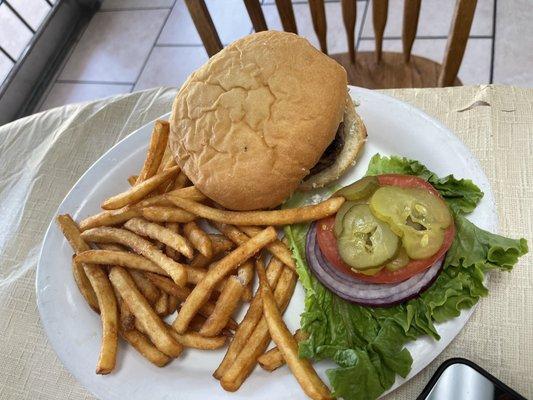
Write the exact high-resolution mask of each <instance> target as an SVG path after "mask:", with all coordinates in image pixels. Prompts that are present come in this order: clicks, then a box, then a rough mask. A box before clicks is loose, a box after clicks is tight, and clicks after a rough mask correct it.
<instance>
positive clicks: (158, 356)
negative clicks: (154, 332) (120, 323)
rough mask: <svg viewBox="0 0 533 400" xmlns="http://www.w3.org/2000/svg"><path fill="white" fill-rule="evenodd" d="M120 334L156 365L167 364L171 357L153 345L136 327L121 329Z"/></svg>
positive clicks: (162, 365)
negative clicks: (126, 329)
mask: <svg viewBox="0 0 533 400" xmlns="http://www.w3.org/2000/svg"><path fill="white" fill-rule="evenodd" d="M120 334H121V336H122V337H123V338H124V340H126V341H127V342H128V343H129V344H131V345H132V347H133V348H134V349H135V350H137V351H138V352H139V353H140V354H141V355H142V356H143V357H144V358H146V359H147V360H148V361H150V362H151V363H152V364H154V365H156V366H158V367H164V366H165V365H167V364H168V363H169V362H170V360H171V358H170V357H169V356H167V355H166V354H164V353H162V352H161V351H159V350H158V349H157V347H155V346H154V345H153V344H152V342H150V340H148V338H147V337H146V336H144V335H143V334H142V333H141V332H139V331H138V330H136V329H131V330H128V331H121V332H120Z"/></svg>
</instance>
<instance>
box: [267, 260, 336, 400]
mask: <svg viewBox="0 0 533 400" xmlns="http://www.w3.org/2000/svg"><path fill="white" fill-rule="evenodd" d="M257 274H258V275H259V282H260V291H261V298H262V299H263V316H264V318H265V321H266V323H267V325H268V331H269V332H270V335H271V337H272V340H273V341H274V342H275V343H276V345H277V346H278V348H279V350H280V351H281V354H282V355H283V358H284V359H285V361H286V362H287V366H288V367H289V369H290V370H291V372H292V373H293V375H294V377H295V378H296V380H297V381H298V383H299V384H300V386H301V387H302V389H303V391H304V392H305V394H307V395H308V396H309V397H310V398H312V399H315V400H322V399H332V398H333V397H332V396H331V393H330V391H329V389H328V387H327V386H326V385H325V384H324V382H322V380H321V379H320V377H319V376H318V374H317V373H316V371H315V369H314V368H313V366H312V364H311V362H310V361H309V360H308V359H306V358H300V357H299V356H298V342H297V341H296V339H295V338H294V337H293V336H292V335H291V333H290V331H289V329H288V328H287V326H286V325H285V323H284V322H283V318H282V316H281V311H280V309H279V308H278V305H277V304H276V299H275V298H274V294H273V293H272V289H271V288H270V285H269V284H268V280H267V277H266V272H265V269H264V268H263V266H262V265H260V264H257Z"/></svg>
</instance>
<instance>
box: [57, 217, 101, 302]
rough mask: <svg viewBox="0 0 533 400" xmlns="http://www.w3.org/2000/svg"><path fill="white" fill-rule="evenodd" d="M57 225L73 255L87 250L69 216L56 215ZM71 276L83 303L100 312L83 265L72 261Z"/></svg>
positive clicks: (87, 247) (86, 245)
mask: <svg viewBox="0 0 533 400" xmlns="http://www.w3.org/2000/svg"><path fill="white" fill-rule="evenodd" d="M57 223H58V224H59V228H60V229H61V231H62V232H63V235H64V236H65V238H66V239H67V241H68V242H69V244H70V246H71V247H72V249H73V250H74V253H75V254H78V253H81V252H82V251H85V250H89V245H88V244H87V243H85V241H84V240H83V239H82V238H81V236H80V231H79V229H78V226H77V225H76V222H74V220H73V219H72V217H71V216H70V215H68V214H65V215H58V216H57ZM72 274H73V275H74V280H75V281H76V285H77V286H78V289H79V290H80V293H81V295H82V296H83V297H84V298H85V301H87V304H88V305H89V307H91V308H92V309H93V310H94V311H96V312H100V308H99V307H98V299H97V298H96V293H94V290H93V287H92V286H91V283H90V282H89V279H88V278H87V275H86V274H85V270H84V269H83V265H82V264H78V263H75V262H74V261H73V262H72Z"/></svg>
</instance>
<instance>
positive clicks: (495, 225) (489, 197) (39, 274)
mask: <svg viewBox="0 0 533 400" xmlns="http://www.w3.org/2000/svg"><path fill="white" fill-rule="evenodd" d="M348 89H349V94H350V95H351V96H352V98H353V97H359V96H358V93H361V92H362V93H364V94H365V95H367V96H373V97H376V98H379V99H381V100H383V101H385V102H392V103H395V104H396V105H397V106H399V107H401V108H402V109H404V110H408V111H409V112H410V113H414V114H417V116H418V117H419V118H421V119H423V120H425V121H426V122H429V123H430V124H431V125H433V126H435V128H436V129H438V130H439V131H441V132H442V133H443V134H445V135H446V137H447V138H450V139H451V140H452V141H453V142H455V143H454V146H459V147H460V148H461V150H463V151H465V152H466V153H467V154H470V155H471V156H472V157H471V159H470V160H469V161H470V162H471V163H473V164H474V166H475V167H476V168H477V169H478V171H480V172H481V176H482V178H484V179H485V181H486V183H487V188H486V189H485V191H484V200H486V201H487V202H488V208H489V209H490V210H492V211H493V214H494V220H493V221H490V223H491V227H490V228H489V229H490V230H495V231H498V229H499V220H498V210H497V208H496V204H495V200H494V194H493V191H492V187H491V185H490V181H489V179H488V177H487V175H486V174H485V171H484V170H483V168H482V166H481V164H480V162H479V160H478V159H477V157H475V156H474V154H472V152H471V151H470V149H469V148H468V147H467V146H466V145H465V144H464V143H463V141H462V140H461V138H459V137H458V136H457V135H455V134H454V133H453V132H452V131H451V130H450V129H449V128H448V127H446V126H445V125H444V124H443V123H441V122H440V121H438V120H437V119H435V118H434V117H432V116H430V115H429V114H427V113H426V112H424V111H423V110H421V109H420V108H418V107H417V106H414V105H412V104H409V103H407V102H405V101H404V100H402V99H398V98H395V97H393V96H390V95H388V94H385V93H382V92H379V91H374V90H370V89H366V88H361V87H356V86H351V85H348ZM354 100H356V101H357V100H358V99H357V98H356V99H354ZM170 114H171V112H167V113H164V114H162V115H161V116H159V117H158V118H155V119H154V120H152V121H149V122H147V123H146V124H144V125H142V126H140V127H139V128H137V129H135V130H134V131H132V132H131V133H129V134H128V135H126V136H125V137H124V138H122V139H121V140H120V141H118V142H117V143H115V144H114V145H113V146H112V147H110V148H109V149H108V150H107V151H105V152H104V153H103V154H102V155H101V156H100V157H98V159H96V160H95V161H94V162H93V163H92V164H91V166H90V167H89V168H87V170H86V171H85V172H84V173H83V174H82V175H81V176H80V177H79V178H78V179H77V180H76V182H75V183H74V184H73V185H72V187H71V188H70V190H69V191H68V192H67V193H66V195H65V196H64V198H63V200H62V201H61V203H60V204H59V205H58V207H57V208H56V210H55V212H54V213H53V216H52V219H51V220H50V223H49V224H48V227H47V229H46V231H45V234H44V236H43V239H42V242H41V246H40V250H39V255H38V260H37V267H36V274H35V294H36V302H37V309H38V313H39V319H40V321H41V324H42V327H43V329H44V331H45V334H46V338H47V340H48V342H49V343H50V344H51V347H52V349H53V350H54V353H55V355H56V356H57V357H58V359H59V360H60V361H61V364H62V367H63V368H64V369H65V370H66V371H67V372H68V373H69V374H70V375H71V376H72V377H73V378H74V379H75V380H76V381H77V382H78V384H80V385H81V386H82V387H83V388H84V389H85V390H87V391H88V392H89V393H91V394H92V395H93V396H95V397H97V398H101V397H100V393H98V392H96V391H94V390H93V388H92V387H89V386H87V385H85V383H83V382H82V381H81V380H80V379H78V377H77V376H76V375H75V373H74V372H73V370H72V369H71V368H69V367H68V366H67V365H68V364H69V362H67V359H66V358H65V357H63V355H62V354H61V353H62V352H60V351H58V350H57V349H58V346H59V343H58V339H57V338H55V336H54V335H52V331H51V329H52V326H51V325H50V322H49V321H48V320H47V318H46V317H45V315H44V310H43V307H44V304H43V299H42V296H41V295H40V290H39V289H40V285H39V282H41V281H43V274H44V271H43V269H44V267H42V266H41V264H42V262H43V257H45V255H44V254H43V252H44V247H45V243H46V242H47V240H49V237H50V235H51V230H52V229H53V227H54V225H55V219H56V217H57V215H58V214H59V212H60V211H61V210H62V208H63V205H64V204H65V203H66V202H67V200H68V199H69V197H70V196H71V194H72V192H73V191H74V190H76V189H77V188H78V186H79V185H80V183H81V182H82V181H83V180H84V179H85V177H86V176H87V175H88V174H90V173H91V171H92V170H93V168H96V165H97V164H99V163H100V162H101V160H102V159H103V158H105V157H107V155H108V154H109V153H110V152H112V151H113V150H114V149H115V148H116V147H119V146H122V144H123V142H125V141H126V140H128V138H130V137H132V136H134V135H137V134H138V132H139V131H142V130H144V129H147V127H148V126H151V125H152V124H153V123H154V121H156V120H157V119H165V118H167V119H168V117H169V116H170ZM74 214H75V213H74ZM63 240H65V239H64V238H63ZM488 276H489V275H488V274H486V275H485V283H486V282H487V280H488ZM478 304H479V303H476V304H475V305H474V306H473V307H471V308H470V309H467V310H463V311H462V312H461V315H462V314H464V316H465V320H464V323H463V324H462V325H461V326H460V328H459V329H458V330H457V332H456V333H455V334H453V335H451V336H448V337H446V339H445V338H442V337H441V339H440V340H439V341H438V342H437V343H439V344H440V346H439V348H440V350H439V351H438V352H437V353H436V354H435V356H434V357H432V358H431V359H430V360H429V361H427V362H425V363H423V365H421V366H420V368H418V369H417V370H416V371H415V370H413V369H411V371H410V372H409V374H408V376H407V377H406V378H401V377H399V376H396V380H395V382H394V384H393V385H392V386H391V388H390V389H389V390H387V391H386V392H384V393H383V394H382V395H381V396H380V398H381V397H383V396H385V395H387V394H389V393H391V392H392V391H394V390H396V389H397V388H398V387H400V386H402V385H403V384H405V383H406V382H408V381H409V380H411V379H412V378H414V377H415V376H416V375H418V374H419V373H420V372H421V371H422V370H424V369H425V368H426V367H427V366H428V365H429V364H430V363H432V362H433V361H434V360H435V359H436V358H437V357H438V356H439V355H440V354H441V353H442V352H443V351H444V350H445V349H446V348H447V347H448V345H449V344H450V343H451V342H452V341H453V340H454V339H455V338H456V337H457V335H458V334H459V333H460V332H461V331H462V330H463V329H464V327H465V326H466V324H467V322H468V320H469V319H470V318H471V316H472V314H473V313H474V311H475V309H476V307H477V305H478ZM421 339H422V338H419V339H417V340H421ZM328 386H329V385H328Z"/></svg>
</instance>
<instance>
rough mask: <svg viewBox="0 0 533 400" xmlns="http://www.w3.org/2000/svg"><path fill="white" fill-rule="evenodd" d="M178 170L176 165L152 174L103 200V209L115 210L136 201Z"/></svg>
mask: <svg viewBox="0 0 533 400" xmlns="http://www.w3.org/2000/svg"><path fill="white" fill-rule="evenodd" d="M178 172H179V168H178V167H173V168H169V169H168V170H165V171H163V172H161V173H160V174H157V175H154V176H152V177H151V178H149V179H147V180H145V181H143V182H141V183H139V184H137V185H135V186H133V187H131V188H129V189H128V190H126V191H125V192H122V193H120V194H117V195H115V196H112V197H110V198H109V199H107V200H105V201H104V202H103V204H102V208H103V209H104V210H116V209H118V208H121V207H124V206H127V205H128V204H133V203H137V202H138V201H140V200H142V199H143V198H144V197H146V195H147V194H149V193H150V192H153V191H154V190H155V189H157V188H158V187H159V186H160V185H161V184H162V183H163V182H165V181H166V180H167V179H170V178H172V177H173V176H176V175H177V174H178Z"/></svg>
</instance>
